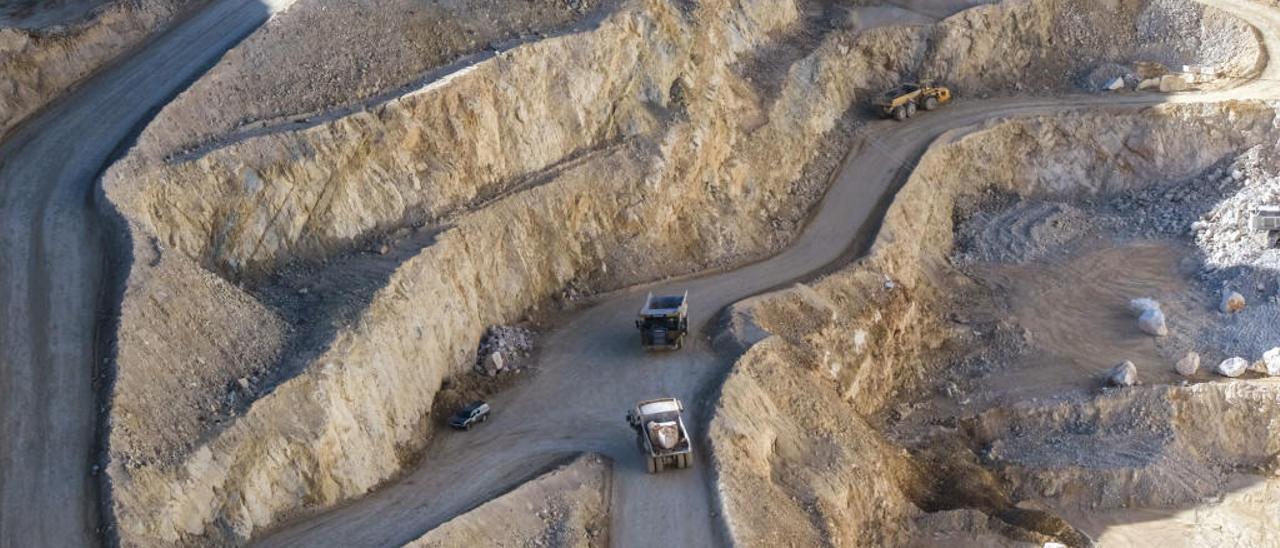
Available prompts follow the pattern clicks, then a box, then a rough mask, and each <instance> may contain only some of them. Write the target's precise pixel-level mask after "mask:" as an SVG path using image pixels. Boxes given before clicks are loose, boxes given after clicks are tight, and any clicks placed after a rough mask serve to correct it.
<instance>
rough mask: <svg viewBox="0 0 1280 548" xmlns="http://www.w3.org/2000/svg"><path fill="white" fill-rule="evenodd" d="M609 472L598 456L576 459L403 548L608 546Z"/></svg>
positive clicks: (609, 464) (610, 466) (607, 463)
mask: <svg viewBox="0 0 1280 548" xmlns="http://www.w3.org/2000/svg"><path fill="white" fill-rule="evenodd" d="M611 468H612V465H611V463H610V462H609V461H608V460H607V459H605V458H604V457H601V456H599V455H583V456H580V457H578V458H576V459H574V460H573V461H571V462H569V463H567V464H564V465H562V466H560V467H559V468H557V469H555V470H552V471H551V472H548V473H546V474H544V475H542V476H539V477H537V478H534V479H532V480H529V481H528V482H525V483H524V484H523V485H521V486H520V487H517V488H516V489H515V490H513V491H511V492H509V493H506V494H504V495H502V496H499V497H497V498H495V499H493V500H491V501H489V502H486V503H484V504H483V505H481V506H480V507H478V508H475V509H473V510H471V511H469V512H467V513H465V514H462V515H460V516H458V517H456V518H454V519H452V520H449V521H448V522H446V523H444V524H442V525H441V526H439V527H437V528H435V529H432V530H431V531H430V532H428V533H427V534H425V535H422V536H421V537H418V538H417V539H415V540H414V541H412V542H410V543H408V544H406V546H409V547H411V548H433V547H440V548H448V547H453V546H573V547H592V548H596V547H604V546H608V545H609V510H610V509H609V499H610V496H611V495H612V493H611V492H612V488H613V485H612V477H611V474H610V472H611Z"/></svg>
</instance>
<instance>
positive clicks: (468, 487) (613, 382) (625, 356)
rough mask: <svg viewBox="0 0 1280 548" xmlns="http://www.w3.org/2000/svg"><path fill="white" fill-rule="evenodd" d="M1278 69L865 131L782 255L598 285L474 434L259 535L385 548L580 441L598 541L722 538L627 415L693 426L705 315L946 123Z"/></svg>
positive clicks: (707, 481)
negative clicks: (674, 323) (608, 464)
mask: <svg viewBox="0 0 1280 548" xmlns="http://www.w3.org/2000/svg"><path fill="white" fill-rule="evenodd" d="M1204 3H1205V4H1208V5H1212V6H1214V7H1217V8H1219V9H1223V10H1225V11H1227V12H1229V13H1232V14H1235V15H1237V16H1239V17H1240V18H1242V19H1243V20H1245V21H1247V22H1249V23H1251V24H1253V25H1255V26H1257V27H1258V28H1259V30H1260V31H1261V32H1262V33H1263V36H1264V45H1265V46H1266V48H1267V50H1268V51H1273V52H1280V10H1273V9H1270V8H1265V7H1262V6H1260V5H1258V4H1254V3H1252V2H1251V1H1250V0H1206V1H1205V2H1204ZM1277 82H1280V66H1277V65H1276V64H1271V65H1269V66H1268V67H1266V69H1265V70H1264V73H1263V74H1262V75H1261V77H1260V78H1259V79H1257V80H1256V81H1253V82H1251V83H1248V84H1247V85H1244V86H1240V87H1237V88H1235V89H1232V90H1229V91H1223V92H1214V93H1188V94H1183V95H1173V96H1170V95H1157V94H1140V95H1139V94H1129V95H1121V96H1071V97H1060V98H1014V99H1000V100H992V101H960V102H958V103H956V104H954V105H952V106H949V107H947V108H945V109H942V110H940V111H937V112H932V113H928V114H926V115H922V116H920V117H918V118H915V119H912V120H911V121H909V122H907V123H905V124H903V123H897V122H893V121H884V122H877V123H874V124H872V125H871V126H869V127H868V128H867V130H866V131H865V132H864V134H863V135H862V137H861V139H860V140H859V141H858V142H857V143H855V145H854V147H855V148H854V150H853V151H852V152H851V154H850V155H849V157H848V159H847V160H846V161H845V163H844V165H843V166H842V167H841V168H840V171H839V173H838V175H837V177H836V179H835V181H833V184H832V186H831V188H830V190H829V191H828V193H827V195H826V196H825V197H824V199H823V201H822V203H821V205H820V206H819V208H818V211H817V212H816V214H815V216H814V217H813V219H812V220H811V222H810V224H809V225H808V226H807V227H806V228H805V230H804V232H803V233H802V234H801V236H800V237H799V238H798V239H797V240H796V241H795V242H794V243H793V244H792V245H791V246H790V247H789V248H787V249H786V250H785V251H784V252H782V253H780V254H779V255H777V256H774V257H772V258H770V259H768V260H766V261H763V262H759V263H755V264H752V265H749V266H746V267H744V268H741V269H738V270H734V271H730V272H724V273H717V274H713V275H708V276H704V277H699V278H693V279H688V280H686V281H671V282H664V283H662V284H658V285H652V286H645V287H635V288H631V289H628V290H624V291H619V292H615V293H612V294H609V295H604V296H601V297H599V299H598V302H597V304H595V305H594V306H591V307H590V308H587V309H585V310H583V311H581V312H579V313H576V314H575V315H574V316H573V317H572V318H569V319H568V323H567V324H566V325H564V326H563V327H560V328H559V329H557V330H555V331H554V332H552V333H550V334H549V335H548V337H547V340H546V341H545V348H546V349H545V350H544V352H543V354H542V356H541V358H540V362H539V364H538V366H537V368H536V369H537V370H538V373H537V374H536V375H534V376H533V377H532V378H530V379H526V380H524V381H522V384H521V385H520V386H518V387H517V388H514V389H511V390H508V391H507V392H505V393H502V394H500V395H498V396H497V397H495V398H493V399H492V404H493V408H494V410H495V411H494V415H493V417H492V420H490V421H489V422H488V423H487V424H485V425H484V426H482V427H479V428H478V429H477V430H475V431H472V432H469V433H466V434H456V435H450V434H449V433H445V434H444V435H442V436H440V438H439V439H438V440H437V441H435V442H433V444H432V446H431V447H430V448H429V449H428V451H427V454H426V455H425V457H424V460H423V462H424V463H425V464H424V465H423V466H421V467H419V468H418V469H417V470H415V471H413V472H411V473H409V474H407V475H406V476H405V477H404V478H402V479H400V480H399V481H397V482H395V483H393V484H391V485H388V486H386V487H384V488H382V489H380V490H379V491H377V492H375V493H373V494H371V495H369V496H367V497H365V498H363V499H360V500H357V501H355V502H353V503H351V504H348V505H345V506H342V507H340V508H338V509H335V510H331V511H329V512H327V513H324V514H321V515H317V516H313V517H310V518H309V519H305V520H303V521H300V522H297V523H294V524H292V525H288V526H286V527H284V528H283V529H281V530H279V531H277V532H276V533H275V534H272V535H268V536H266V537H265V538H262V539H261V540H260V541H259V544H261V545H264V546H310V545H318V544H335V545H342V546H392V545H400V544H403V543H405V542H407V541H409V540H412V539H414V538H416V537H418V536H419V535H421V534H422V533H424V532H425V531H428V530H430V529H432V528H434V527H436V526H438V525H440V524H441V523H443V522H444V521H447V520H448V519H450V518H452V517H454V516H456V515H458V514H460V513H462V512H465V511H466V510H468V509H470V508H473V507H475V506H477V505H479V504H480V503H482V502H484V501H486V500H487V499H489V498H492V497H493V496H495V495H496V494H499V493H502V492H504V491H506V490H509V489H511V488H513V487H514V486H516V485H517V484H518V483H520V481H522V480H523V479H529V478H532V477H533V476H535V475H537V473H538V472H539V471H540V470H541V469H542V468H544V467H546V466H548V465H549V463H552V462H554V461H556V459H558V458H560V457H562V456H563V455H565V454H568V453H574V452H580V451H593V452H599V453H602V454H606V455H609V456H610V457H612V458H613V459H614V460H615V466H614V491H613V500H612V507H611V508H610V512H611V530H610V531H609V536H610V541H611V543H612V544H613V545H615V546H710V545H717V544H726V542H725V541H724V539H723V536H722V525H721V524H722V521H721V519H720V518H719V515H718V508H717V503H716V495H715V488H714V483H713V478H712V477H711V475H710V474H709V473H708V469H709V463H708V460H707V455H706V452H705V449H706V445H707V444H706V443H705V442H703V443H697V444H696V445H695V451H697V450H699V449H701V450H702V452H700V453H698V460H697V463H696V464H695V466H694V468H693V469H692V470H684V471H673V472H666V473H663V474H658V475H649V474H647V473H646V471H645V466H644V463H643V461H642V460H641V458H640V453H639V452H638V450H637V448H636V446H635V438H634V434H633V433H632V431H631V430H630V429H629V428H628V426H627V425H626V423H625V421H624V414H625V413H626V410H627V408H628V406H629V405H630V404H632V403H633V402H635V401H637V400H640V399H644V398H650V397H656V396H676V397H679V398H681V399H683V400H684V401H685V402H686V406H687V407H688V408H692V411H693V417H692V418H694V420H693V421H692V422H691V423H690V428H691V430H693V432H692V434H693V436H694V437H695V441H701V439H700V437H699V436H700V435H701V431H702V429H703V427H704V426H705V424H706V418H707V417H706V413H705V411H707V409H706V408H707V407H709V405H710V404H711V402H710V400H711V399H713V397H714V395H715V394H714V393H715V391H716V389H717V387H718V385H719V379H720V378H721V377H722V376H723V375H724V373H725V372H726V368H727V367H729V366H731V361H730V360H731V357H726V356H720V355H717V354H716V353H715V352H714V351H713V350H712V348H711V345H710V344H709V343H708V341H707V328H708V325H707V324H708V320H709V319H710V318H711V316H713V315H714V314H716V313H717V312H718V311H719V310H721V309H722V308H724V307H725V306H727V305H729V304H731V303H733V302H735V301H738V300H741V299H743V298H745V297H748V296H751V295H753V294H757V293H759V292H762V291H764V290H767V289H770V288H774V287H777V286H779V285H782V284H786V283H788V282H791V281H796V280H800V279H804V278H805V277H807V276H812V275H814V273H816V272H821V271H822V270H823V267H825V266H828V265H831V264H832V263H835V262H837V261H841V260H846V259H848V258H849V257H848V256H849V252H850V251H852V250H851V246H852V245H853V244H854V243H855V242H856V241H858V240H859V236H860V235H861V234H862V233H863V231H865V230H868V229H874V227H875V226H878V223H879V216H878V215H879V213H878V207H877V203H878V202H880V201H881V200H882V199H887V198H888V197H890V196H891V194H892V192H893V191H894V190H895V189H896V185H898V184H901V183H902V182H903V181H904V180H905V178H906V175H907V174H908V171H909V170H910V168H911V166H913V165H914V164H915V162H916V161H917V159H918V158H919V157H920V155H921V154H922V153H923V152H924V150H925V149H926V148H927V147H928V146H929V145H930V143H932V142H933V141H934V140H935V139H936V138H937V137H938V136H940V135H941V134H942V133H943V132H946V131H948V130H951V129H954V128H961V127H965V126H971V125H975V124H979V123H981V122H983V121H985V120H988V119H991V118H998V117H1009V116H1018V115H1028V114H1048V113H1054V112H1061V111H1065V110H1071V109H1080V108H1095V109H1096V108H1135V107H1141V106H1145V105H1152V104H1157V103H1164V102H1207V101H1223V100H1230V99H1243V98H1275V97H1280V93H1278V90H1277ZM684 289H688V290H689V295H690V303H691V304H690V307H691V314H690V316H691V317H690V325H691V326H695V327H694V329H693V333H692V334H691V335H692V336H691V338H692V341H691V342H692V344H686V346H685V349H684V350H682V351H679V352H674V353H657V354H646V353H645V352H644V351H643V350H641V349H640V345H639V340H638V336H637V334H636V332H635V329H634V328H633V325H632V321H633V319H634V314H635V313H636V311H637V309H638V308H639V306H640V304H641V301H642V300H643V299H644V295H645V293H646V292H647V291H650V290H652V291H654V292H655V293H662V292H672V293H675V292H679V291H682V290H684Z"/></svg>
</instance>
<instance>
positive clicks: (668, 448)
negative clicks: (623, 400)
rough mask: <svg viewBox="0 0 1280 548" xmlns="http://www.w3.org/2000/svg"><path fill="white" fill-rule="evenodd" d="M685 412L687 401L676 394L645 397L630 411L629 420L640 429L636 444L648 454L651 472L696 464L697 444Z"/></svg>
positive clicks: (635, 428) (628, 422)
mask: <svg viewBox="0 0 1280 548" xmlns="http://www.w3.org/2000/svg"><path fill="white" fill-rule="evenodd" d="M683 412H684V404H682V403H680V400H678V399H676V398H657V399H652V400H645V401H642V402H640V403H637V404H636V408H635V409H632V410H631V411H628V412H627V424H630V425H631V428H632V429H634V430H635V431H636V444H637V445H639V446H640V452H641V453H643V454H644V455H645V463H646V468H648V470H649V473H650V474H656V473H658V472H661V471H663V470H664V469H666V468H688V467H690V466H692V465H693V446H692V445H691V444H690V441H689V431H688V430H686V429H685V427H684V419H683V418H682V417H681V413H683Z"/></svg>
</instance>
